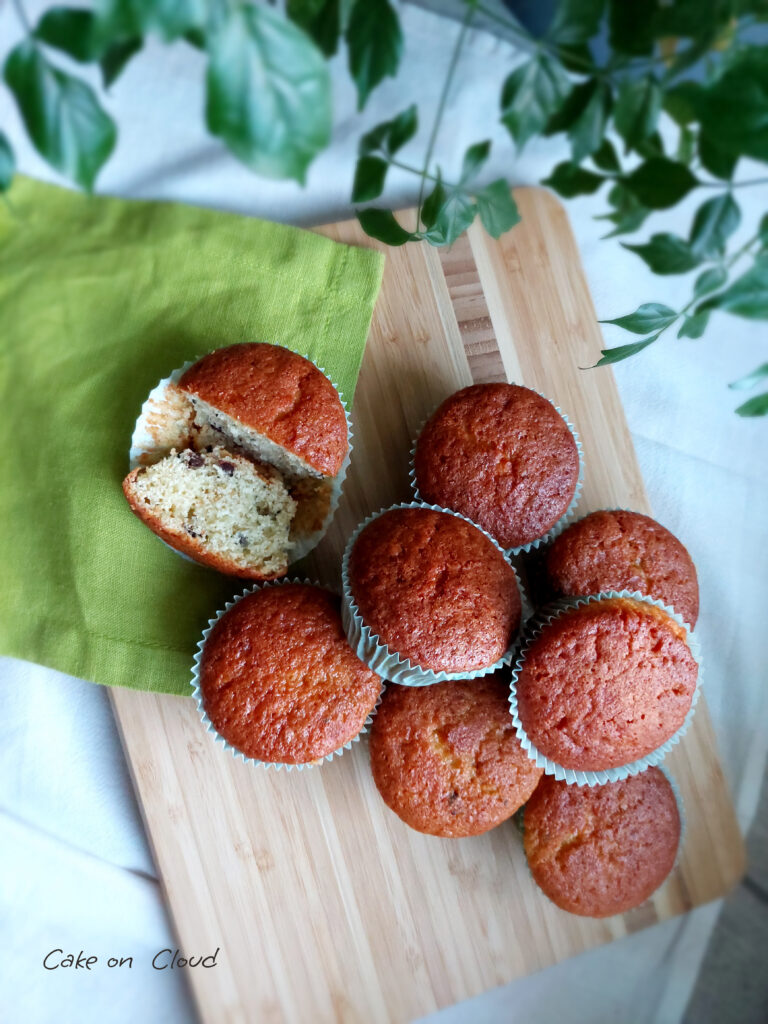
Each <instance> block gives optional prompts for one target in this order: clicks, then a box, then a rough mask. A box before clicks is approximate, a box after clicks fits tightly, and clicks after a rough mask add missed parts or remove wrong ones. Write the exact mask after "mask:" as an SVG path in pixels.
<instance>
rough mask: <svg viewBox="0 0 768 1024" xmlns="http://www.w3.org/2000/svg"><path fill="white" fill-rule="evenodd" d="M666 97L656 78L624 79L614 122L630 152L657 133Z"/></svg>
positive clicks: (620, 88) (620, 87) (647, 76)
mask: <svg viewBox="0 0 768 1024" xmlns="http://www.w3.org/2000/svg"><path fill="white" fill-rule="evenodd" d="M663 96H664V94H663V92H662V89H661V86H660V85H659V83H658V82H657V81H656V79H655V78H654V77H653V76H652V75H646V77H645V78H640V79H636V80H632V79H631V78H625V79H623V80H622V82H621V84H620V85H619V96H618V99H617V100H616V109H615V110H614V112H613V123H614V124H615V125H616V131H617V132H618V133H619V135H620V136H621V137H622V139H624V142H625V144H626V149H627V152H629V151H630V150H631V149H634V148H636V147H637V145H638V143H640V142H643V140H645V139H647V138H648V137H649V136H650V135H653V133H654V132H655V131H656V125H657V124H658V121H659V114H660V113H661V102H662V99H663Z"/></svg>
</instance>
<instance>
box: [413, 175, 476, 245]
mask: <svg viewBox="0 0 768 1024" xmlns="http://www.w3.org/2000/svg"><path fill="white" fill-rule="evenodd" d="M476 213H477V206H475V204H474V202H473V201H472V198H471V196H468V195H467V194H466V192H461V191H459V190H458V189H454V190H453V191H452V192H450V193H449V194H448V198H447V199H446V200H445V202H444V203H443V204H442V206H441V207H440V209H439V210H438V211H437V217H436V218H435V222H434V224H433V225H432V227H431V228H430V229H429V231H427V233H426V234H425V235H424V237H425V238H426V240H427V241H428V242H429V244H430V245H435V246H443V245H452V244H453V243H454V242H455V241H456V239H457V238H458V237H459V235H461V234H463V233H464V232H465V231H466V230H467V228H468V227H469V225H470V224H471V223H472V221H473V220H474V219H475V214H476Z"/></svg>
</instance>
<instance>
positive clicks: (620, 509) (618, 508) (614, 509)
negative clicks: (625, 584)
mask: <svg viewBox="0 0 768 1024" xmlns="http://www.w3.org/2000/svg"><path fill="white" fill-rule="evenodd" d="M595 512H629V513H630V514H632V515H637V516H648V518H649V519H653V516H649V515H648V513H647V512H638V511H637V509H636V508H625V507H622V506H618V505H615V506H613V507H612V508H595V509H592V511H591V512H585V513H584V515H583V516H579V518H578V519H574V520H573V521H572V523H568V524H567V525H568V526H571V525H572V524H573V523H580V522H581V520H582V519H586V518H587V516H591V515H592V514H593V513H595ZM654 522H657V520H655V519H654ZM661 525H662V524H661V523H659V526H661ZM664 529H666V527H664ZM669 532H670V533H672V531H671V530H670V531H669ZM672 536H673V537H675V539H676V540H679V538H678V537H677V536H676V535H675V534H672ZM552 540H554V537H553V538H552ZM680 543H681V544H682V541H680ZM683 546H685V545H683ZM687 550H688V549H687V548H686V551H687ZM645 596H648V597H650V595H645ZM565 600H568V598H566V599H565ZM665 607H667V608H671V609H672V611H674V612H675V614H679V613H678V612H677V611H676V609H675V607H674V605H671V604H670V605H666V606H665ZM683 625H684V626H685V628H686V629H687V630H688V632H689V633H692V632H693V630H694V628H695V627H694V626H692V625H691V624H690V623H689V622H686V621H685V620H683Z"/></svg>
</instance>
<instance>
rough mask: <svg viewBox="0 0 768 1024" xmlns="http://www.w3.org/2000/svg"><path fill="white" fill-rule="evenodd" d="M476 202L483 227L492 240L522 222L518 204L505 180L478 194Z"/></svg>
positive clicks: (492, 183)
mask: <svg viewBox="0 0 768 1024" xmlns="http://www.w3.org/2000/svg"><path fill="white" fill-rule="evenodd" d="M475 201H476V202H477V210H478V213H479V214H480V220H481V221H482V223H483V227H484V228H485V230H486V231H487V232H488V234H489V235H490V236H491V237H492V238H500V237H501V236H502V235H503V234H504V232H505V231H509V229H510V228H511V227H514V226H515V224H517V223H518V222H519V221H520V213H519V211H518V209H517V203H516V202H515V200H514V198H513V196H512V193H511V192H510V190H509V183H508V182H507V181H505V180H504V179H503V178H499V179H498V181H492V182H491V184H490V185H486V186H485V188H484V189H481V190H480V191H479V192H476V193H475Z"/></svg>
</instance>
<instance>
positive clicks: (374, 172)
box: [352, 156, 389, 203]
mask: <svg viewBox="0 0 768 1024" xmlns="http://www.w3.org/2000/svg"><path fill="white" fill-rule="evenodd" d="M388 167H389V164H388V163H387V161H386V160H382V159H381V157H379V156H361V157H360V159H359V160H358V161H357V167H356V168H355V181H354V184H353V185H352V202H353V203H367V202H370V200H371V199H377V198H378V197H379V196H380V195H381V193H382V192H383V190H384V179H385V178H386V176H387V168H388Z"/></svg>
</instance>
